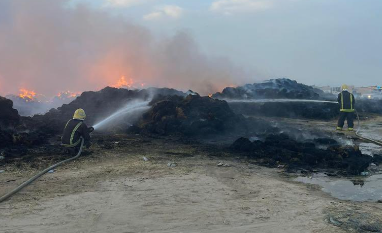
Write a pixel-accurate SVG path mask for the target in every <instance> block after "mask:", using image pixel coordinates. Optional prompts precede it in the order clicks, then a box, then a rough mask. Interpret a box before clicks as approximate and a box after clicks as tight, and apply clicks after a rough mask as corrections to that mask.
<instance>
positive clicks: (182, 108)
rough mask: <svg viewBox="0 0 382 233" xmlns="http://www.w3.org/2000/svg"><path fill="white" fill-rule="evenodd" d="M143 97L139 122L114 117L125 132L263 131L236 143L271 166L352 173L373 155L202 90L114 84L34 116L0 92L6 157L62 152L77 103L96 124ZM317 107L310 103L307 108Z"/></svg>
mask: <svg viewBox="0 0 382 233" xmlns="http://www.w3.org/2000/svg"><path fill="white" fill-rule="evenodd" d="M137 100H140V101H145V102H148V100H151V102H150V104H148V106H147V108H149V110H148V111H146V112H145V113H144V114H143V115H141V116H140V118H139V119H138V120H137V121H136V122H135V124H134V125H133V126H131V125H130V124H125V123H126V122H127V121H128V120H130V119H127V118H128V117H123V116H122V117H121V118H120V119H118V121H115V120H113V122H114V123H115V122H118V124H119V125H120V130H119V131H118V132H119V133H121V132H122V133H129V132H130V133H131V132H132V133H141V134H143V135H147V134H148V135H152V134H157V135H163V136H168V135H172V136H177V137H180V138H182V137H196V138H198V139H205V138H207V137H208V136H210V137H214V138H217V137H219V136H222V135H223V136H229V137H230V138H234V139H237V138H239V137H242V136H246V135H251V136H258V137H260V138H263V140H261V141H260V140H258V141H253V142H251V141H250V140H249V139H246V138H240V139H238V140H237V141H236V142H235V143H234V144H233V145H232V147H231V149H233V150H234V151H235V153H243V154H245V155H247V156H248V157H250V158H256V159H259V160H261V161H262V163H263V164H267V165H270V166H273V165H278V164H286V165H288V166H289V167H290V168H293V167H303V168H320V169H322V168H333V169H338V170H343V171H346V173H347V174H359V172H361V171H363V170H364V169H366V168H367V166H368V165H369V164H370V163H371V162H372V161H373V159H372V158H371V157H369V156H366V155H362V154H361V152H360V151H359V150H357V149H356V148H351V147H341V146H339V145H330V146H328V145H325V146H328V148H327V149H320V148H318V146H320V144H322V143H323V142H324V141H326V142H325V143H327V142H328V141H330V142H332V141H331V140H327V139H328V138H325V140H318V141H314V142H298V141H296V140H294V139H291V138H290V137H288V136H287V135H284V134H281V135H277V134H276V135H275V133H277V132H279V131H280V130H279V129H277V128H275V127H273V126H272V124H271V123H270V122H268V121H266V120H259V119H255V118H246V117H244V116H243V115H241V114H237V113H235V111H233V110H232V109H231V107H230V105H229V104H228V103H227V102H226V101H223V100H218V99H213V98H210V97H202V96H199V95H198V94H196V93H191V94H190V95H188V96H186V95H185V94H184V93H183V92H179V91H176V90H173V89H165V88H163V89H147V90H126V89H116V88H109V87H108V88H105V89H103V90H101V91H99V92H84V93H82V95H81V96H79V97H78V98H77V99H76V100H74V101H73V102H71V103H70V104H64V105H63V106H62V107H60V108H58V109H52V110H50V111H49V112H48V113H47V114H45V115H35V116H33V117H20V116H19V115H18V113H17V111H16V110H14V109H13V108H12V101H10V100H7V99H5V98H0V109H1V110H2V111H1V115H0V120H1V128H0V139H1V142H0V152H1V154H2V156H3V157H5V158H6V159H5V161H7V160H9V159H11V160H12V159H13V158H18V157H23V158H24V157H28V158H33V156H38V155H44V156H45V155H47V154H48V155H49V154H56V155H57V154H62V152H61V150H62V149H61V147H60V146H59V144H60V143H59V140H58V139H59V137H58V136H59V135H61V133H62V130H63V128H64V126H65V124H66V122H67V121H68V120H69V119H71V118H72V116H73V112H74V111H75V110H76V109H78V108H84V109H85V111H86V112H87V115H88V117H87V119H86V123H87V124H88V125H89V126H91V125H93V124H94V123H97V122H98V121H100V120H101V119H104V118H106V117H108V116H109V115H110V114H112V113H114V112H115V111H118V110H119V109H121V108H123V107H124V106H126V104H127V103H130V102H133V101H137ZM291 108H292V106H291ZM260 110H261V109H260ZM312 111H313V110H311V109H309V108H305V109H304V112H306V113H311V112H312ZM321 111H323V110H322V109H321ZM313 112H314V111H313ZM321 114H325V112H324V113H321ZM109 133H110V132H109ZM325 143H324V144H325ZM223 150H224V149H223ZM26 155H28V156H26ZM376 158H379V157H376ZM374 162H376V161H374Z"/></svg>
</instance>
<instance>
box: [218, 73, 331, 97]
mask: <svg viewBox="0 0 382 233" xmlns="http://www.w3.org/2000/svg"><path fill="white" fill-rule="evenodd" d="M322 96H324V92H323V91H321V90H319V89H316V88H313V87H311V86H307V85H305V84H302V83H297V82H296V81H294V80H290V79H286V78H281V79H271V80H268V81H265V82H263V83H254V84H246V85H244V86H239V87H226V88H225V89H224V90H223V91H222V92H221V93H216V94H214V95H213V96H212V97H213V98H219V99H319V98H320V97H322Z"/></svg>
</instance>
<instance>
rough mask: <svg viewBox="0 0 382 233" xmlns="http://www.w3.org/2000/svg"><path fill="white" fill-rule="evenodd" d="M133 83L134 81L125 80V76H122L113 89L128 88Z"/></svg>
mask: <svg viewBox="0 0 382 233" xmlns="http://www.w3.org/2000/svg"><path fill="white" fill-rule="evenodd" d="M133 83H134V81H133V80H132V79H131V78H130V79H129V80H126V78H125V76H122V77H121V78H120V79H119V80H118V82H117V84H116V85H114V86H113V87H115V88H126V87H128V88H130V87H132V86H133Z"/></svg>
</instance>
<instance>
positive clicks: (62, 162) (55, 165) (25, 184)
mask: <svg viewBox="0 0 382 233" xmlns="http://www.w3.org/2000/svg"><path fill="white" fill-rule="evenodd" d="M83 146H84V139H81V147H80V150H79V151H78V153H77V155H76V156H74V157H72V158H69V159H66V160H63V161H61V162H59V163H56V164H54V165H52V166H50V167H48V168H46V169H45V170H43V171H42V172H40V173H38V174H36V175H35V176H33V177H32V178H30V179H29V180H27V181H25V182H24V183H22V184H21V185H19V186H18V187H17V188H15V189H14V190H12V191H11V192H9V193H8V194H6V195H4V196H2V197H0V203H1V202H3V201H5V200H7V199H8V198H10V197H11V196H13V195H14V194H16V193H18V192H19V191H20V190H22V189H23V188H25V187H26V186H28V185H30V184H31V183H32V182H33V181H35V180H37V179H38V178H40V177H41V176H43V175H44V174H45V173H47V172H49V171H50V170H52V169H55V168H56V167H58V166H60V165H62V164H64V163H67V162H70V161H72V160H75V159H77V158H78V157H80V155H81V153H82V148H83Z"/></svg>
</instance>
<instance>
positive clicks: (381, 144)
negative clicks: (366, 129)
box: [355, 111, 382, 146]
mask: <svg viewBox="0 0 382 233" xmlns="http://www.w3.org/2000/svg"><path fill="white" fill-rule="evenodd" d="M355 113H356V115H357V121H358V128H357V131H356V132H355V135H356V136H357V137H358V138H359V139H362V140H365V141H369V142H371V143H374V144H376V145H379V146H382V141H378V140H374V139H371V138H367V137H365V136H361V135H360V134H359V131H360V130H361V124H360V120H359V115H358V112H357V111H355Z"/></svg>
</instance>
